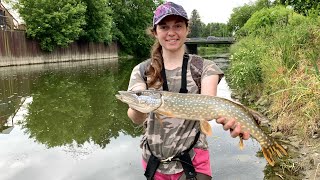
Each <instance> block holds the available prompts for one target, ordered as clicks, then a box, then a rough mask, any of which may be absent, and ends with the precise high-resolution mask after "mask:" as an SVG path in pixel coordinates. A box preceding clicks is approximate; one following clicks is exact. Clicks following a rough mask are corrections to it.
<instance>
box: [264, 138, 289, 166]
mask: <svg viewBox="0 0 320 180" xmlns="http://www.w3.org/2000/svg"><path fill="white" fill-rule="evenodd" d="M262 153H263V156H264V158H265V159H266V160H267V161H268V163H269V164H270V165H271V166H274V164H275V161H274V156H278V157H280V158H281V157H283V156H284V155H285V156H286V155H288V153H287V151H286V150H285V149H284V148H283V147H282V146H281V145H280V144H278V143H277V142H274V143H273V144H272V145H270V146H268V147H262Z"/></svg>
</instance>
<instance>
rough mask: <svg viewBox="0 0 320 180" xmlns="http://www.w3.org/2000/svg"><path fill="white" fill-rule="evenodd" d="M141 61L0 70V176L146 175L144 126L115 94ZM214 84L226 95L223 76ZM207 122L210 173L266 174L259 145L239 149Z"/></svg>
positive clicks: (239, 176) (234, 175)
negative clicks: (8, 126) (2, 128)
mask: <svg viewBox="0 0 320 180" xmlns="http://www.w3.org/2000/svg"><path fill="white" fill-rule="evenodd" d="M138 61H139V60H119V61H113V62H109V61H93V62H79V63H78V64H74V63H65V64H50V65H37V66H22V67H12V68H4V69H2V68H0V93H1V94H0V97H1V101H0V104H1V106H0V110H1V116H2V115H3V121H2V123H0V124H3V123H6V122H8V120H13V121H14V125H15V127H14V129H13V130H12V131H11V132H10V134H6V135H3V134H0V147H1V148H0V179H5V180H11V179H27V180H28V179H32V180H34V179H39V180H40V179H41V180H42V179H48V180H50V179H59V180H60V179H62V180H64V179H77V180H78V179H98V180H99V179H120V180H126V179H128V180H129V179H130V180H132V179H144V177H143V170H142V167H141V165H140V164H141V163H140V162H141V158H140V157H141V156H140V154H141V150H140V149H139V143H140V135H141V128H139V127H136V126H134V125H133V123H131V121H130V120H129V119H128V117H127V115H126V110H127V105H125V104H124V103H121V102H119V101H117V100H116V99H115V98H114V95H115V93H116V92H117V91H118V90H124V89H126V88H127V85H128V81H129V76H130V73H131V69H132V68H133V66H134V65H135V64H137V63H138ZM218 88H219V90H218V93H219V96H222V97H225V98H230V90H229V89H228V86H227V84H226V82H225V80H224V79H223V80H222V81H221V83H220V85H219V87H218ZM4 115H6V117H4ZM211 123H212V126H213V132H214V136H213V137H210V138H208V142H209V146H210V148H211V161H212V164H211V166H212V169H213V176H214V179H263V176H264V175H263V167H264V166H265V160H264V159H263V158H258V157H256V152H257V151H258V150H259V146H258V144H257V143H256V142H255V141H246V148H245V150H244V151H240V150H239V149H238V146H237V143H238V139H232V138H231V137H230V136H229V134H228V133H227V132H224V131H223V129H222V128H221V126H220V125H217V124H215V123H213V121H211ZM235 167H236V168H235ZM242 174H243V176H242Z"/></svg>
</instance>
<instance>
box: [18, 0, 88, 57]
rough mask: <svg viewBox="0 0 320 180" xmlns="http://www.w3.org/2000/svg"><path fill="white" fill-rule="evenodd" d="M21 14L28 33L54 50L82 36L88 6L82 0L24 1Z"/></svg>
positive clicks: (47, 48) (41, 43) (20, 5)
mask: <svg viewBox="0 0 320 180" xmlns="http://www.w3.org/2000/svg"><path fill="white" fill-rule="evenodd" d="M17 5H18V9H19V13H20V15H21V17H22V18H23V19H24V21H25V22H26V24H27V35H28V36H29V37H32V38H34V39H36V40H38V41H39V42H40V45H41V48H42V49H44V50H47V51H52V50H53V49H54V48H55V47H56V46H63V47H64V46H67V45H68V44H69V43H71V42H73V41H74V40H76V39H78V37H79V35H80V34H81V32H82V31H83V29H82V26H83V25H84V24H85V16H84V13H85V12H86V6H85V4H83V3H82V2H80V1H79V0H55V1H53V0H20V1H19V3H18V4H17Z"/></svg>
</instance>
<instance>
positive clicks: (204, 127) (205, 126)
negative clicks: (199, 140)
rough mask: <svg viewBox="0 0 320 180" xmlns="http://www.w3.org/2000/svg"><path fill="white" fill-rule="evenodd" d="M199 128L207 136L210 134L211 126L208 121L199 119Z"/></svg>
mask: <svg viewBox="0 0 320 180" xmlns="http://www.w3.org/2000/svg"><path fill="white" fill-rule="evenodd" d="M200 129H201V132H203V133H204V134H205V135H207V136H212V128H211V125H210V124H209V122H208V121H206V120H201V121H200Z"/></svg>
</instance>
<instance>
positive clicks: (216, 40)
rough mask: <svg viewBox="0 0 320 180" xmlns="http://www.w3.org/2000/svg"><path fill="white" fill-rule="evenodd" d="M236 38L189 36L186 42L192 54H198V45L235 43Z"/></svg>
mask: <svg viewBox="0 0 320 180" xmlns="http://www.w3.org/2000/svg"><path fill="white" fill-rule="evenodd" d="M234 42H235V39H234V38H233V37H214V36H208V37H207V38H187V40H186V42H185V44H186V46H187V48H188V50H189V53H190V54H198V50H197V49H198V45H200V44H233V43H234Z"/></svg>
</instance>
